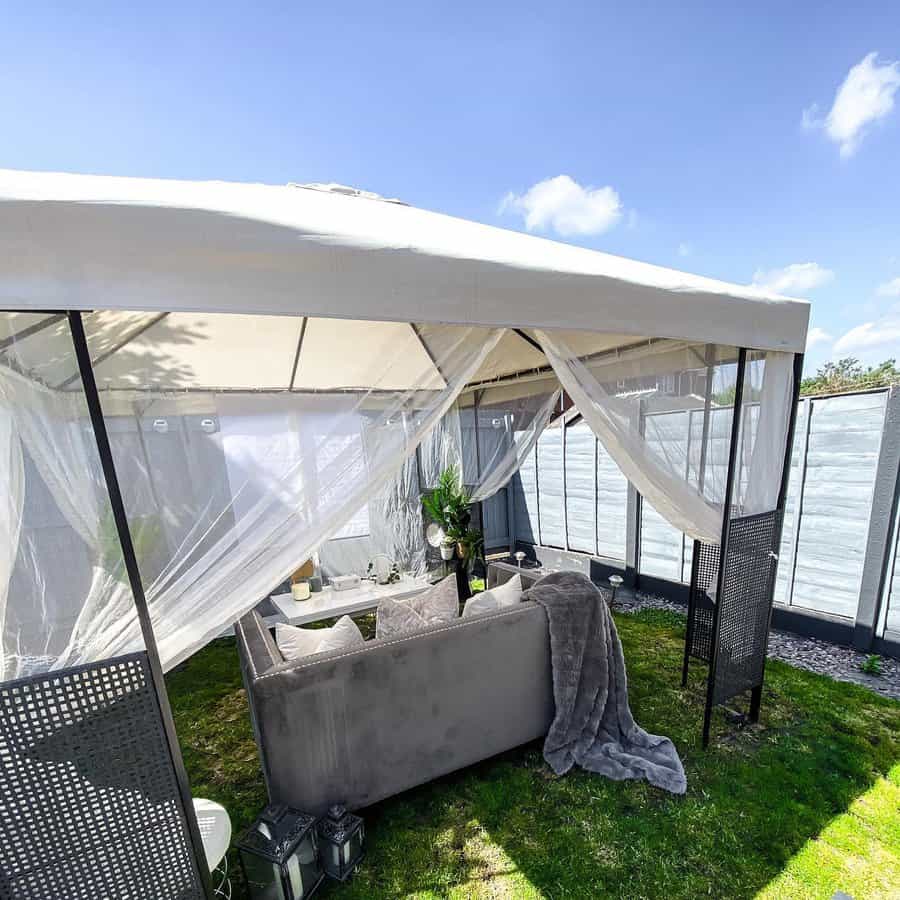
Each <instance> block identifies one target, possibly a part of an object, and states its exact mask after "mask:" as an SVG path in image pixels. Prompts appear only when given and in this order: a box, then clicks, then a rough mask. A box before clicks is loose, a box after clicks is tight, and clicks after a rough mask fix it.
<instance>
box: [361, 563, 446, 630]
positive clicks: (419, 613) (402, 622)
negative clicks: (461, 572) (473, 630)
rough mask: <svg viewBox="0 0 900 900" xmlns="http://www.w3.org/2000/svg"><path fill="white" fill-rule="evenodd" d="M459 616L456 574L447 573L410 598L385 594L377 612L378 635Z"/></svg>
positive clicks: (438, 622) (437, 622)
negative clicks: (394, 597) (398, 598)
mask: <svg viewBox="0 0 900 900" xmlns="http://www.w3.org/2000/svg"><path fill="white" fill-rule="evenodd" d="M458 616H459V591H458V590H457V587H456V575H448V576H447V577H446V578H444V579H442V580H441V581H439V582H438V583H437V584H436V585H435V586H434V587H432V588H429V589H428V590H427V591H424V592H423V593H421V594H417V595H416V596H415V597H410V598H409V600H392V599H391V598H389V597H386V598H385V599H384V600H382V601H381V603H379V604H378V610H377V611H376V613H375V637H376V638H379V639H380V638H391V637H397V636H398V635H401V634H409V633H410V632H413V631H421V630H422V629H423V628H429V627H431V626H432V625H440V624H441V623H443V622H451V621H452V620H453V619H455V618H457V617H458Z"/></svg>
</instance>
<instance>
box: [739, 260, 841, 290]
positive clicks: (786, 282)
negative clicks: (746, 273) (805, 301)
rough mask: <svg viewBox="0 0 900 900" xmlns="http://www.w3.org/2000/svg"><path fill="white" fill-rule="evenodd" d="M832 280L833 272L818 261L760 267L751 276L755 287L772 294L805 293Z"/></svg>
mask: <svg viewBox="0 0 900 900" xmlns="http://www.w3.org/2000/svg"><path fill="white" fill-rule="evenodd" d="M833 280H834V272H832V271H831V269H826V268H823V267H822V266H820V265H819V264H818V263H814V262H807V263H791V265H789V266H785V267H784V268H783V269H769V271H767V272H766V271H763V270H762V269H760V270H759V271H757V273H756V274H755V275H754V276H753V284H754V286H755V287H759V288H763V289H764V290H767V291H771V292H772V293H773V294H805V293H806V292H807V291H811V290H813V289H814V288H817V287H821V286H822V285H823V284H828V282H829V281H833Z"/></svg>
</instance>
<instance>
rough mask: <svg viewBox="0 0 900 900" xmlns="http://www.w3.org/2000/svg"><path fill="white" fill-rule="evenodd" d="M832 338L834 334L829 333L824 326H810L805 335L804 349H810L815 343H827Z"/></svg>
mask: <svg viewBox="0 0 900 900" xmlns="http://www.w3.org/2000/svg"><path fill="white" fill-rule="evenodd" d="M833 340H834V336H833V335H831V334H829V333H828V332H827V331H826V330H825V329H824V328H818V327H814V328H810V329H809V332H808V333H807V335H806V349H807V350H811V349H812V348H813V347H815V346H816V344H827V343H829V342H830V341H833Z"/></svg>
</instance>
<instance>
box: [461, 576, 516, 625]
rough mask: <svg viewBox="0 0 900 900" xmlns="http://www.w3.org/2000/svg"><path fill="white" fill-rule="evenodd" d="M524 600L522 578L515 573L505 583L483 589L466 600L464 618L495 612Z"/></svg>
mask: <svg viewBox="0 0 900 900" xmlns="http://www.w3.org/2000/svg"><path fill="white" fill-rule="evenodd" d="M521 600H522V579H521V577H520V576H519V575H513V577H512V578H510V579H509V581H507V582H506V583H505V584H501V585H498V586H497V587H494V588H491V589H490V590H489V591H482V592H481V593H480V594H476V595H475V596H474V597H472V598H471V599H470V600H468V601H467V602H466V605H465V608H464V609H463V618H464V619H466V618H468V617H469V616H477V615H479V614H481V613H486V612H493V611H495V610H498V609H503V608H504V607H507V606H515V605H516V604H517V603H519V602H520V601H521Z"/></svg>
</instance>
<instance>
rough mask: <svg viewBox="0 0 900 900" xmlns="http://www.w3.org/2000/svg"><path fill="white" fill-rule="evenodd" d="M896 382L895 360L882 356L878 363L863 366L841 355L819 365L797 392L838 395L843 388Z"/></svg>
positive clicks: (898, 372)
mask: <svg viewBox="0 0 900 900" xmlns="http://www.w3.org/2000/svg"><path fill="white" fill-rule="evenodd" d="M898 382H900V370H898V369H897V366H896V360H894V359H886V360H885V361H884V362H883V363H881V365H878V366H870V367H869V368H863V366H862V364H861V363H860V361H859V360H858V359H856V358H855V357H852V356H847V357H844V358H843V359H839V360H837V361H836V362H831V361H829V362H827V363H825V365H823V366H820V367H819V371H818V372H816V374H815V375H813V376H811V377H809V378H804V379H803V381H801V382H800V393H801V394H802V395H804V396H809V395H810V394H840V393H842V392H846V391H858V390H865V389H867V388H877V387H886V386H888V385H890V384H897V383H898Z"/></svg>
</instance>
